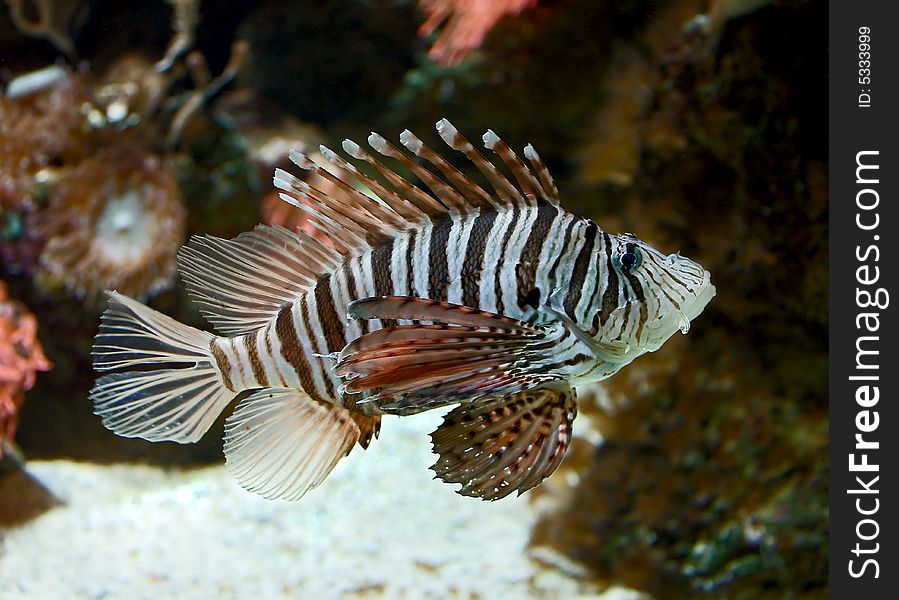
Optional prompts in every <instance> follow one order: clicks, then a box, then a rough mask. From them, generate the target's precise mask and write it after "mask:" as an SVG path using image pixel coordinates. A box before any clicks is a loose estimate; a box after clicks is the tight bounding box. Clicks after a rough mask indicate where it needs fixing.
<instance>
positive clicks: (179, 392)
mask: <svg viewBox="0 0 899 600" xmlns="http://www.w3.org/2000/svg"><path fill="white" fill-rule="evenodd" d="M212 340H213V335H212V334H211V333H207V332H205V331H200V330H199V329H194V328H193V327H189V326H187V325H184V324H182V323H178V322H177V321H175V320H174V319H171V318H170V317H167V316H166V315H164V314H162V313H159V312H157V311H155V310H153V309H151V308H149V307H148V306H144V305H143V304H141V303H140V302H137V301H136V300H133V299H131V298H128V297H127V296H124V295H122V294H119V293H116V292H109V307H108V308H107V309H106V311H105V312H104V313H103V317H102V319H101V324H100V332H99V333H98V334H97V337H96V339H95V341H94V346H93V350H92V355H93V359H94V368H95V369H97V370H98V371H112V370H117V369H129V368H132V367H138V368H142V369H144V370H139V371H124V372H121V371H120V372H115V373H109V374H106V375H103V376H102V377H100V378H98V379H97V381H96V383H95V384H94V387H93V389H92V390H91V392H90V400H91V402H92V403H93V405H94V413H95V414H97V415H98V416H100V417H101V418H102V419H103V425H104V426H106V427H107V428H108V429H110V430H111V431H113V432H114V433H116V434H118V435H121V436H123V437H139V438H143V439H145V440H149V441H151V442H158V441H174V442H178V443H182V444H186V443H191V442H196V441H197V440H199V439H200V438H201V437H202V436H203V434H205V433H206V431H207V430H208V429H209V427H210V426H211V425H212V423H213V422H214V421H215V419H216V418H217V417H218V415H219V414H220V413H221V412H222V411H223V410H224V408H225V407H226V406H227V405H228V403H229V402H231V400H232V399H233V398H234V392H232V391H230V390H228V389H227V388H226V387H225V385H224V383H223V381H222V379H221V376H220V374H219V372H218V369H217V367H216V364H215V361H214V359H213V358H212V356H211V354H210V349H209V347H210V343H211V342H212ZM163 364H165V365H168V366H173V365H178V366H177V367H176V368H160V365H163Z"/></svg>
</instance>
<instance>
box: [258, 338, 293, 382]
mask: <svg viewBox="0 0 899 600" xmlns="http://www.w3.org/2000/svg"><path fill="white" fill-rule="evenodd" d="M260 334H261V335H262V337H263V338H264V339H265V352H266V355H267V364H268V366H270V367H271V369H272V370H273V371H274V373H275V377H276V380H277V383H279V384H280V385H285V386H286V385H287V374H286V373H284V372H283V371H282V370H281V365H280V361H279V360H278V359H277V357H276V355H275V347H274V344H273V343H272V340H273V339H274V340H275V341H277V338H276V337H275V328H274V323H269V325H268V326H267V327H266V328H265V329H264V330H263V331H262V332H260Z"/></svg>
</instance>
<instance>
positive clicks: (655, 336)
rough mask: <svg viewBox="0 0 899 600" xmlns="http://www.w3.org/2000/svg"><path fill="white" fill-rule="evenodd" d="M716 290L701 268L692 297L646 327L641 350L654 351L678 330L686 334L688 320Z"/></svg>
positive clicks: (688, 328)
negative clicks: (701, 273) (698, 280)
mask: <svg viewBox="0 0 899 600" xmlns="http://www.w3.org/2000/svg"><path fill="white" fill-rule="evenodd" d="M716 292H717V290H716V289H715V286H714V285H712V281H711V275H710V274H709V272H708V271H706V270H704V269H703V277H702V281H701V283H699V284H698V285H697V286H696V287H694V288H693V290H692V293H693V294H695V295H694V296H693V299H692V300H691V301H689V302H687V303H685V304H684V305H683V306H681V308H680V310H675V311H674V313H673V314H672V313H668V315H667V316H665V317H662V318H660V319H659V321H658V323H657V324H655V325H650V326H648V327H647V328H646V331H645V334H646V337H645V338H644V340H645V341H644V343H643V344H642V345H641V346H640V348H641V351H643V352H654V351H655V350H658V349H659V348H660V347H661V346H662V344H664V343H665V341H666V340H668V338H670V337H671V336H672V335H674V334H675V333H677V332H678V331H680V332H681V333H683V334H686V333H687V332H688V331H690V321H692V320H693V319H695V318H696V317H697V316H699V314H700V313H701V312H702V311H703V309H704V308H705V307H706V305H707V304H708V303H709V302H710V301H711V299H712V298H714V297H715V293H716Z"/></svg>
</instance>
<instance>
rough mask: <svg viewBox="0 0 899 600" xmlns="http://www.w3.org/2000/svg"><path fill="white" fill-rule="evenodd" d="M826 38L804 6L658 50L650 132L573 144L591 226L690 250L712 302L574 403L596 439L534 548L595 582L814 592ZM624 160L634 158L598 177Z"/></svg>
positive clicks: (649, 95) (817, 15) (823, 426)
mask: <svg viewBox="0 0 899 600" xmlns="http://www.w3.org/2000/svg"><path fill="white" fill-rule="evenodd" d="M825 24H826V8H825V7H824V6H822V5H820V4H816V3H814V2H799V3H794V4H792V5H787V6H773V7H769V8H765V9H763V10H760V11H758V12H755V13H750V14H746V15H744V16H743V17H741V18H739V19H737V20H733V21H731V22H730V23H728V24H726V25H723V30H722V32H721V37H720V40H717V41H716V43H715V44H714V45H713V46H705V45H702V47H703V48H704V50H702V51H697V50H696V48H697V46H694V45H693V43H694V42H695V41H696V40H695V38H693V37H691V34H690V33H689V31H687V32H686V33H684V32H683V31H682V33H684V35H681V34H675V35H673V36H672V37H669V38H667V39H668V40H669V41H671V43H674V45H673V46H668V47H667V49H666V51H665V52H661V53H660V54H658V55H657V57H656V60H655V62H651V63H648V64H647V65H646V67H645V71H644V74H642V75H640V77H644V76H646V79H644V80H643V81H644V82H646V83H647V87H646V89H644V90H643V91H642V92H641V93H642V94H643V96H642V99H641V101H640V102H641V104H640V108H639V110H638V111H637V112H636V113H635V115H637V116H638V118H639V119H641V120H643V121H644V122H645V128H643V129H641V130H640V132H639V135H637V136H636V137H633V138H631V139H630V140H627V141H626V143H622V142H621V139H620V138H616V136H614V135H607V136H605V137H604V138H603V140H602V141H601V142H600V141H597V142H596V143H595V145H593V146H590V147H586V146H585V147H584V148H582V151H583V152H585V153H586V155H587V156H585V155H584V154H582V155H581V158H582V162H581V169H582V170H583V171H582V172H581V173H580V174H579V179H580V181H581V182H586V181H591V182H593V186H592V187H590V188H589V189H591V190H593V192H594V194H595V195H596V196H598V198H599V201H598V205H599V206H602V207H604V209H605V210H607V211H610V210H614V211H615V212H617V216H616V217H610V216H609V215H608V214H607V215H606V216H604V217H603V220H604V224H605V225H606V226H607V227H608V228H610V229H613V230H626V231H639V232H640V233H641V235H642V236H644V237H645V238H646V239H649V240H652V241H653V242H655V243H657V244H658V245H659V247H665V248H671V249H672V250H675V249H680V250H683V251H684V252H685V253H688V254H690V255H691V256H696V257H697V258H698V260H700V261H701V262H702V263H703V264H704V265H707V266H708V268H709V270H710V271H711V273H712V279H713V281H714V282H715V284H716V286H717V288H718V296H717V297H716V298H715V300H714V301H713V302H712V303H711V304H710V306H709V307H708V309H707V310H706V313H705V314H704V315H703V316H702V317H701V318H700V319H698V320H697V322H696V324H695V329H694V331H692V332H691V334H690V336H688V337H687V338H684V339H682V340H678V343H675V344H671V343H669V344H668V345H667V346H666V347H665V348H663V349H662V350H661V351H659V352H658V353H655V354H652V355H648V356H646V357H644V358H642V359H640V360H639V361H637V362H636V363H635V364H634V365H632V366H631V368H630V369H629V370H628V371H627V372H626V373H622V374H621V375H619V376H617V377H615V378H612V379H610V380H608V381H607V382H604V385H603V386H602V389H601V390H599V391H598V392H597V394H596V395H595V401H594V402H592V403H591V402H590V400H589V397H588V395H587V394H583V395H582V399H583V400H584V401H583V402H581V407H582V409H583V412H585V413H587V414H589V415H591V416H592V417H593V421H594V422H595V423H596V426H597V430H598V432H599V434H600V435H601V436H602V438H603V439H604V443H602V444H601V445H599V446H598V447H597V448H596V449H595V450H594V451H593V452H592V453H591V454H590V455H589V457H588V458H587V459H586V461H584V462H582V463H581V464H580V465H575V464H573V465H572V468H574V467H575V466H577V467H578V468H577V475H576V477H575V478H576V479H577V483H576V484H575V485H574V487H573V489H572V490H569V494H570V498H571V499H570V501H569V503H568V505H567V508H565V509H563V510H561V511H560V512H558V513H556V514H552V515H548V516H547V517H546V518H545V519H544V520H543V522H542V523H541V524H540V526H539V527H538V528H537V529H536V530H535V536H534V540H533V543H534V544H535V546H548V547H551V548H555V549H556V550H557V551H559V552H561V553H562V554H564V555H565V556H567V557H568V558H569V559H573V560H575V561H577V562H578V563H580V564H583V565H585V566H587V567H588V568H589V570H590V573H591V576H592V577H595V578H596V579H598V580H602V581H606V582H616V583H625V584H629V585H631V586H633V587H636V588H638V589H643V590H646V591H648V592H650V593H652V594H653V595H655V596H657V597H659V598H667V597H683V596H687V595H689V596H695V595H697V594H706V595H709V596H712V597H728V598H754V597H759V596H761V595H763V594H765V593H767V592H769V591H771V590H778V594H783V595H784V596H787V597H820V596H822V595H824V594H825V593H826V586H827V560H828V552H827V548H828V535H827V507H828V496H827V484H828V466H827V401H826V383H827V368H826V365H827V354H826V350H824V349H826V347H827V193H826V190H827V177H826V164H827V154H826V148H827V144H826V132H825V130H824V129H822V128H821V127H820V125H819V124H820V123H821V122H824V121H825V120H826V107H822V106H821V105H820V103H818V102H817V101H816V95H815V94H813V93H810V92H809V91H808V90H824V89H826V73H827V62H826V52H825V48H826V35H825V33H824V32H826V26H825ZM799 30H802V31H804V32H805V37H804V38H803V41H802V43H798V44H797V43H796V40H795V39H794V40H792V41H791V42H789V43H786V42H784V43H782V44H774V45H770V44H769V45H767V46H765V48H764V50H761V45H760V40H762V39H771V38H769V36H772V35H774V36H777V35H781V34H784V35H785V32H787V31H799ZM675 42H676V43H675ZM687 57H689V58H687ZM786 57H789V58H786ZM613 101H614V100H613ZM615 110H620V109H615ZM605 114H606V115H608V114H609V113H605ZM635 118H636V117H635ZM604 152H606V153H607V154H603V153H604ZM619 152H620V153H621V154H627V155H628V156H636V157H638V159H637V160H632V159H630V158H629V159H628V161H630V162H628V163H627V169H622V170H621V171H619V175H617V176H611V172H607V173H605V174H602V176H600V177H597V172H596V171H594V170H593V166H592V164H596V163H598V162H599V161H598V159H596V157H597V156H604V155H610V156H615V155H618V156H619V157H620V156H621V154H616V153H619ZM589 155H592V156H589ZM584 158H590V159H591V160H592V162H591V161H584V160H583V159H584ZM620 164H625V163H620ZM600 182H602V183H601V184H600ZM672 341H673V340H672Z"/></svg>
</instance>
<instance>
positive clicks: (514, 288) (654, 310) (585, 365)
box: [91, 119, 715, 500]
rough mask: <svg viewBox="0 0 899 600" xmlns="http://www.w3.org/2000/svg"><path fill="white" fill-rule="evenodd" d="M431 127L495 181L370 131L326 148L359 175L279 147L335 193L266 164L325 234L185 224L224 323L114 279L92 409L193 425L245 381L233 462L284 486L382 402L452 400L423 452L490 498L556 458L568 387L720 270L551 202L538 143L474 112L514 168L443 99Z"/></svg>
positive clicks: (193, 288)
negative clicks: (230, 231)
mask: <svg viewBox="0 0 899 600" xmlns="http://www.w3.org/2000/svg"><path fill="white" fill-rule="evenodd" d="M437 131H438V133H439V134H440V137H441V138H442V139H443V141H444V142H446V144H447V145H449V146H450V148H452V149H453V150H456V151H459V152H461V153H462V154H464V155H465V156H466V157H467V158H468V160H470V161H471V163H473V164H474V166H475V167H476V168H477V169H478V170H479V171H480V172H481V173H482V174H483V176H484V178H485V179H486V181H487V182H489V186H490V187H491V188H492V190H491V191H488V190H486V189H484V187H482V186H481V185H479V184H478V183H476V182H475V181H473V180H471V179H470V178H469V177H467V176H466V175H464V174H463V173H462V172H461V171H459V170H457V169H456V168H455V167H454V166H452V165H451V164H450V163H449V162H448V161H447V160H446V159H444V158H443V157H441V156H440V155H439V154H438V153H437V152H435V151H434V150H432V149H431V148H429V147H428V146H427V145H425V144H424V143H423V142H422V141H421V140H420V139H419V138H417V137H415V136H414V135H413V134H412V133H411V132H409V131H408V130H407V131H404V132H403V133H402V134H401V135H400V142H401V144H402V146H404V147H405V151H404V150H401V149H400V148H398V147H397V146H394V145H391V144H390V143H389V142H387V141H386V140H385V139H384V138H383V137H381V136H379V135H377V134H372V135H371V136H370V137H369V138H368V143H369V145H370V146H371V148H372V149H373V150H374V151H375V152H374V153H372V152H370V151H368V150H365V149H363V148H362V147H361V146H360V145H358V144H356V143H354V142H352V141H350V140H346V141H344V142H343V149H344V151H345V152H346V154H348V155H349V156H350V157H352V158H353V159H356V160H358V161H361V162H360V163H359V164H360V166H361V165H362V164H367V165H368V166H367V167H365V170H364V171H363V170H361V169H360V168H359V167H357V166H356V163H354V162H350V161H349V160H347V159H346V158H343V157H341V156H340V155H338V154H337V153H335V152H333V151H332V150H330V149H329V148H327V147H322V148H321V152H322V154H323V156H324V157H326V159H327V160H328V161H330V162H331V163H333V164H334V165H336V166H337V167H339V168H340V169H342V170H343V171H344V172H346V173H348V174H350V175H352V176H354V177H355V178H356V179H357V180H358V181H357V182H356V185H355V186H354V185H351V184H350V183H347V182H346V181H344V179H342V178H340V177H338V176H336V175H334V174H332V173H331V172H329V170H328V169H325V168H322V167H321V166H319V165H317V164H316V163H314V162H313V161H312V160H310V159H309V158H308V157H306V156H304V155H302V154H300V153H299V152H292V153H291V155H290V158H291V160H292V161H293V162H294V163H295V164H296V165H297V166H299V167H300V168H302V169H305V170H309V171H313V172H315V173H317V174H318V175H319V176H321V177H323V178H324V179H325V180H328V181H330V182H332V183H333V184H334V185H335V186H336V188H333V189H338V190H341V192H342V193H344V194H345V195H347V196H348V197H349V198H350V199H351V202H349V203H348V202H347V201H346V200H338V199H336V198H335V197H334V195H333V194H332V195H328V194H326V193H323V192H321V191H320V190H319V189H317V188H315V187H313V186H312V185H310V184H308V183H306V182H304V181H303V180H301V179H299V178H297V177H294V176H293V175H291V174H290V173H288V172H286V171H283V170H280V169H279V170H277V171H276V172H275V177H274V182H275V185H276V186H277V187H278V188H279V189H280V190H283V192H284V193H282V194H281V198H282V199H283V200H284V201H286V202H288V203H290V204H292V205H294V206H296V207H298V208H300V209H302V210H303V211H306V213H308V215H309V217H310V221H311V222H313V223H314V226H315V227H316V228H318V229H319V230H321V232H322V233H324V234H326V235H325V236H315V237H313V236H312V235H310V234H308V233H306V232H305V231H302V230H297V231H290V230H287V229H284V228H281V227H277V226H267V225H258V226H256V228H255V229H253V230H252V231H251V232H247V233H242V234H240V235H238V236H237V237H236V238H234V239H231V240H226V239H221V238H217V237H211V236H194V237H193V238H192V239H191V240H190V241H189V243H188V244H187V245H186V246H185V247H183V248H182V249H181V250H180V252H179V256H178V259H179V270H180V272H181V275H182V277H183V279H184V281H185V284H186V286H187V291H188V293H189V294H190V295H191V296H192V297H193V299H194V300H195V301H196V302H197V304H198V305H199V307H200V310H201V312H202V313H203V315H204V316H205V317H206V318H207V319H208V320H209V322H210V323H211V324H212V325H213V326H214V327H215V329H216V330H217V331H218V333H219V335H213V334H212V333H208V332H205V331H201V330H198V329H194V328H193V327H189V326H187V325H184V324H182V323H179V322H177V321H175V320H173V319H171V318H170V317H168V316H166V315H163V314H161V313H159V312H157V311H155V310H153V309H151V308H149V307H147V306H145V305H143V304H141V303H139V302H137V301H135V300H133V299H131V298H129V297H127V296H124V295H122V294H119V293H117V292H108V295H109V306H108V308H107V310H106V311H105V313H104V314H103V316H102V319H101V325H100V331H99V334H98V335H97V338H96V341H95V345H94V348H93V356H94V367H95V368H96V369H97V370H99V371H113V372H112V373H109V374H105V375H103V376H102V377H100V378H99V379H98V380H97V382H96V385H95V387H94V388H93V390H92V392H91V399H92V401H93V402H94V406H95V412H96V414H98V415H99V416H100V417H102V419H103V424H104V425H105V426H106V427H107V428H109V429H110V430H112V431H113V432H115V433H117V434H119V435H122V436H125V437H140V438H144V439H146V440H150V441H154V442H155V441H161V440H170V441H175V442H180V443H187V442H195V441H197V440H198V439H200V437H202V436H203V435H204V434H205V433H206V431H207V430H208V429H209V427H210V426H211V425H212V423H213V422H214V421H215V420H216V418H217V417H218V416H219V415H220V413H222V411H223V410H224V409H225V408H226V407H227V406H228V405H229V404H230V403H231V401H232V400H233V399H234V398H235V397H236V396H237V395H238V394H241V393H242V392H249V393H248V394H244V396H245V397H243V398H242V399H241V400H240V401H239V403H238V404H237V406H236V408H235V409H234V412H233V413H232V414H231V415H230V416H229V417H228V418H227V420H226V422H225V441H224V453H225V456H226V459H227V460H226V462H227V467H228V469H229V471H230V472H231V473H232V474H233V476H234V477H235V478H236V479H237V481H238V482H239V483H240V484H241V485H242V486H243V487H244V488H246V489H247V490H251V491H253V492H256V493H259V494H261V495H262V496H264V497H266V498H283V499H291V500H293V499H298V498H300V497H301V496H302V495H303V494H304V493H306V492H307V491H308V490H310V489H311V488H314V487H315V486H317V485H318V484H320V483H321V482H322V481H323V480H324V479H325V477H326V476H327V475H328V473H329V472H330V471H331V470H332V469H333V468H334V466H335V465H336V463H337V462H338V461H339V460H340V459H341V458H342V457H343V456H345V455H347V454H348V453H349V452H350V451H351V450H352V448H353V447H354V446H355V445H356V444H359V445H360V446H362V447H363V448H367V447H368V445H369V444H370V443H371V441H372V439H373V438H375V437H377V435H378V432H379V429H380V423H381V417H382V415H391V414H392V415H412V414H416V413H419V412H422V411H425V410H429V409H432V408H438V407H446V406H450V405H457V406H456V407H455V408H453V409H452V410H451V411H450V412H449V413H448V414H447V415H446V416H445V418H444V421H443V423H442V424H441V425H440V427H439V428H437V430H436V431H434V432H433V433H432V434H431V437H432V441H433V448H434V451H435V452H436V454H438V455H439V459H438V460H437V462H436V464H434V465H433V466H432V469H433V470H434V471H436V473H437V475H438V476H439V477H440V478H441V479H443V480H444V481H445V482H448V483H460V484H462V487H461V489H460V490H458V492H459V493H460V494H463V495H466V496H475V497H480V498H483V499H485V500H496V499H499V498H503V497H505V496H507V495H508V494H510V493H511V492H513V491H517V492H518V493H519V494H521V493H523V492H524V491H526V490H529V489H531V488H533V487H534V486H536V485H537V484H539V483H540V482H541V481H543V479H545V478H546V477H548V476H549V475H550V474H552V473H553V471H555V470H556V468H557V467H558V466H559V464H560V463H561V461H562V457H563V456H564V454H565V450H566V448H567V446H568V444H569V442H570V440H571V435H572V432H571V427H572V421H573V420H574V418H575V415H576V414H577V408H576V404H575V391H574V387H575V386H577V385H581V384H586V383H590V382H595V381H599V380H601V379H604V378H606V377H609V376H610V375H612V374H613V373H615V372H617V371H618V370H619V369H621V368H622V367H623V366H625V365H627V364H628V363H630V362H631V361H632V360H634V359H635V358H636V357H637V356H639V355H641V354H643V353H644V352H651V351H653V350H656V349H658V348H659V347H660V346H661V345H662V344H663V343H664V342H665V340H667V339H668V338H669V337H671V336H672V335H673V334H674V333H675V332H677V331H678V330H680V331H682V332H684V333H686V331H687V329H688V327H689V323H690V320H691V319H693V318H694V317H696V316H697V315H698V314H699V313H700V312H701V311H702V309H703V308H704V307H705V305H706V304H707V303H708V302H709V300H710V299H711V298H712V297H713V296H714V295H715V288H714V286H713V285H712V284H711V282H710V279H709V273H708V271H706V270H705V269H703V268H702V267H701V266H700V265H699V264H697V263H695V262H693V261H692V260H689V259H687V258H685V257H683V256H680V255H679V254H669V255H665V254H662V253H661V252H659V251H658V250H656V249H654V248H652V247H650V246H649V245H647V244H646V243H644V242H643V241H641V240H640V239H638V238H637V237H635V236H634V235H632V234H629V233H627V234H623V235H614V234H610V233H607V232H605V231H603V230H602V229H600V228H599V227H598V226H597V225H596V224H595V223H594V222H592V221H590V220H589V219H584V218H579V217H576V216H574V215H573V214H571V213H569V212H567V211H565V210H564V209H563V208H561V207H560V205H559V197H558V190H557V188H556V186H555V184H554V183H553V180H552V178H551V176H550V174H549V172H548V170H547V168H546V166H545V165H544V163H543V162H542V161H541V159H540V157H539V156H538V155H537V152H536V151H535V150H534V148H533V147H532V146H531V145H528V146H526V147H525V148H524V158H525V159H527V161H528V162H529V163H530V165H528V164H527V163H525V161H524V160H522V159H521V158H520V157H519V156H518V155H516V154H515V153H514V152H513V151H512V150H511V149H510V148H509V146H508V145H506V144H505V143H504V142H503V141H502V140H500V138H499V137H498V136H497V135H496V134H495V133H494V132H493V131H491V130H488V131H487V133H486V134H484V137H483V140H484V145H485V147H486V148H487V149H489V150H491V151H492V152H494V153H495V154H496V155H498V156H499V158H500V159H501V162H502V163H504V164H505V166H506V167H507V168H508V170H509V172H510V173H511V175H512V179H514V181H513V180H510V179H509V178H508V177H507V176H505V175H504V174H503V173H502V172H501V171H500V170H499V169H498V168H497V165H496V164H494V162H492V161H490V160H488V159H486V158H485V157H484V156H483V155H482V154H480V153H479V152H478V151H477V150H476V149H475V148H474V146H473V145H472V144H471V143H470V142H469V141H467V140H466V139H465V138H464V137H463V136H462V135H461V134H460V133H459V132H458V131H457V130H456V129H455V128H454V127H453V126H452V125H451V124H450V123H449V122H448V121H447V120H445V119H444V120H441V121H440V122H439V123H437ZM407 151H408V152H407ZM378 155H380V156H378ZM413 155H414V156H413ZM416 157H417V159H420V160H417V159H416ZM387 159H390V160H387ZM428 163H429V164H430V165H431V168H427V167H426V166H425V165H426V164H428ZM390 164H393V165H394V166H389V165H390ZM397 169H400V170H403V169H404V170H408V172H410V173H411V174H413V175H414V176H415V178H417V179H418V180H419V182H420V183H419V184H418V185H415V184H413V183H412V182H411V181H410V179H409V178H407V177H406V176H404V175H401V174H400V170H397ZM368 173H371V174H372V175H369V174H368ZM375 173H378V174H379V175H380V176H374V174H375ZM441 175H442V176H441ZM357 187H358V188H361V189H363V190H364V191H359V189H357ZM319 238H323V239H324V241H320V239H319Z"/></svg>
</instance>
